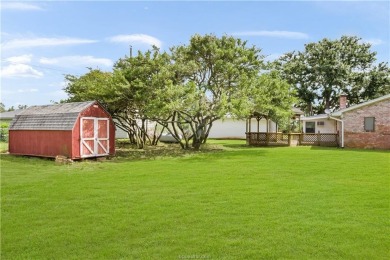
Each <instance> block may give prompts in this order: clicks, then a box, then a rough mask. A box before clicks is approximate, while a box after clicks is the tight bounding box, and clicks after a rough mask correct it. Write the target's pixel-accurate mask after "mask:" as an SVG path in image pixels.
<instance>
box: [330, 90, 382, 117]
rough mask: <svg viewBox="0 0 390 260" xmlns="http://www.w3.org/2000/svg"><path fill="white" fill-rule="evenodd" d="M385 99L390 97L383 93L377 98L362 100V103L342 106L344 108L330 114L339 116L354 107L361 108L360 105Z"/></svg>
mask: <svg viewBox="0 0 390 260" xmlns="http://www.w3.org/2000/svg"><path fill="white" fill-rule="evenodd" d="M387 99H390V94H388V95H384V96H382V97H379V98H376V99H372V100H369V101H366V102H363V103H360V104H357V105H353V106H350V107H347V108H344V109H341V110H338V111H335V112H333V113H332V114H331V115H332V116H341V115H342V114H343V113H345V112H348V111H351V110H354V109H358V108H361V107H364V106H368V105H371V104H374V103H377V102H380V101H384V100H387Z"/></svg>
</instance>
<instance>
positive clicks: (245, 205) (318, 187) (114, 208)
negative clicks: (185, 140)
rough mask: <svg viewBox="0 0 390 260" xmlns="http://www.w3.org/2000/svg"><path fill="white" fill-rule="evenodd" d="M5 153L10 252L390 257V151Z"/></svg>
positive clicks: (4, 247)
mask: <svg viewBox="0 0 390 260" xmlns="http://www.w3.org/2000/svg"><path fill="white" fill-rule="evenodd" d="M213 143H214V146H213V147H214V148H215V147H217V145H219V146H220V147H221V148H222V145H223V149H221V150H215V151H208V152H200V153H187V154H185V155H183V156H177V155H176V156H160V157H153V159H142V158H140V159H136V160H135V159H133V160H130V159H126V158H121V159H115V160H111V161H105V162H92V161H89V162H81V163H75V164H73V165H55V164H54V162H53V161H51V160H47V159H38V158H25V157H13V156H10V155H2V157H1V180H2V183H1V203H2V205H1V257H2V259H24V258H29V259H49V258H50V259H118V258H122V259H277V258H284V259H286V258H288V259H337V258H338V259H340V258H343V259H344V258H347V259H386V258H387V257H388V256H389V254H390V239H389V234H390V228H389V224H390V221H389V205H390V196H389V195H390V191H389V187H390V179H389V173H390V153H389V152H383V151H363V150H342V149H335V148H310V147H294V148H247V147H245V146H244V145H242V144H243V141H213Z"/></svg>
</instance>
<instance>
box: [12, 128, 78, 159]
mask: <svg viewBox="0 0 390 260" xmlns="http://www.w3.org/2000/svg"><path fill="white" fill-rule="evenodd" d="M9 152H10V153H11V154H19V155H33V156H43V157H56V156H57V155H64V156H66V157H70V158H72V157H73V156H72V132H71V131H58V130H10V131H9Z"/></svg>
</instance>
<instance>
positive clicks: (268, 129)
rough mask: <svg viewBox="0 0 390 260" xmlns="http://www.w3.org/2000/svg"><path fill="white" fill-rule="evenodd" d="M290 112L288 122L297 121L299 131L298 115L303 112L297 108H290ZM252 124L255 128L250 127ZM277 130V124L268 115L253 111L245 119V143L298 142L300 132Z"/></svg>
mask: <svg viewBox="0 0 390 260" xmlns="http://www.w3.org/2000/svg"><path fill="white" fill-rule="evenodd" d="M292 112H293V116H292V117H291V119H290V123H291V122H292V121H298V126H299V128H298V129H299V131H300V116H301V115H303V114H304V113H303V112H302V111H301V110H300V109H298V108H292ZM264 121H265V122H264ZM252 124H256V126H255V127H254V128H255V129H253V128H252ZM253 130H255V131H253ZM278 130H279V129H278V124H277V123H276V122H274V121H273V120H272V119H271V118H270V117H269V116H268V115H266V114H262V113H259V112H254V113H252V114H251V115H250V116H249V117H248V118H247V120H246V143H247V144H248V145H253V146H269V145H285V146H295V145H297V144H298V140H299V135H300V133H290V131H289V132H287V133H284V132H279V131H278Z"/></svg>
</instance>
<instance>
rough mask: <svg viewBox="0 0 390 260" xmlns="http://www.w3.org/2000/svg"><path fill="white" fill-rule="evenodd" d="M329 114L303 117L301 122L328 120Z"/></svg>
mask: <svg viewBox="0 0 390 260" xmlns="http://www.w3.org/2000/svg"><path fill="white" fill-rule="evenodd" d="M327 118H328V115H327V114H319V115H314V116H303V117H301V121H309V120H317V119H327Z"/></svg>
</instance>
